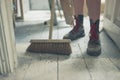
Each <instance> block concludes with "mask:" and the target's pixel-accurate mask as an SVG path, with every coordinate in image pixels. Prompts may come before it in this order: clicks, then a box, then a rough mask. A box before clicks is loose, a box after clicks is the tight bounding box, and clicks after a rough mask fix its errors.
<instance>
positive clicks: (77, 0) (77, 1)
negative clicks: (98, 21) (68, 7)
mask: <svg viewBox="0 0 120 80" xmlns="http://www.w3.org/2000/svg"><path fill="white" fill-rule="evenodd" d="M73 6H74V15H75V16H78V15H83V7H84V0H73Z"/></svg>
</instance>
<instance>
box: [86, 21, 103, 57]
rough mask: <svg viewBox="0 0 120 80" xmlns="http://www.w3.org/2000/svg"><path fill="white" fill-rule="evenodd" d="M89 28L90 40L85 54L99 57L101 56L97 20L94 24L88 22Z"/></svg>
mask: <svg viewBox="0 0 120 80" xmlns="http://www.w3.org/2000/svg"><path fill="white" fill-rule="evenodd" d="M90 26H91V29H90V40H89V42H88V48H87V54H88V55H90V56H99V55H100V54H101V44H100V39H99V20H97V21H96V22H95V23H93V22H92V20H90Z"/></svg>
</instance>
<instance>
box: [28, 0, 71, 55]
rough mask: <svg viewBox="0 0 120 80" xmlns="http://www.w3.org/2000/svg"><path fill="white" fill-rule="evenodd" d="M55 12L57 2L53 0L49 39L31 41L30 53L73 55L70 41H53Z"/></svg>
mask: <svg viewBox="0 0 120 80" xmlns="http://www.w3.org/2000/svg"><path fill="white" fill-rule="evenodd" d="M54 10H55V0H52V10H51V20H50V29H49V39H43V40H37V39H34V40H31V41H30V42H31V44H30V46H29V47H28V48H27V51H29V52H36V53H53V54H66V55H69V54H71V53H72V50H71V46H70V42H71V40H69V39H63V40H59V39H54V40H53V39H52V31H53V23H54Z"/></svg>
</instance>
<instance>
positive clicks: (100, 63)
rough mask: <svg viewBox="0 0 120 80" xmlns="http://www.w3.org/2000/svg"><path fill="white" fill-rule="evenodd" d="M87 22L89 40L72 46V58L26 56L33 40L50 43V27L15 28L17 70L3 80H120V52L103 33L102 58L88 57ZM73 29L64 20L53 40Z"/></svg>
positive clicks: (40, 24) (32, 24)
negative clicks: (45, 40) (42, 40)
mask: <svg viewBox="0 0 120 80" xmlns="http://www.w3.org/2000/svg"><path fill="white" fill-rule="evenodd" d="M88 20H89V19H88V18H85V22H84V25H85V31H86V32H85V33H86V36H85V37H83V38H81V39H78V40H76V41H73V42H71V47H72V54H71V55H70V56H67V55H57V54H56V55H55V54H49V53H48V54H41V53H38V54H36V53H28V52H26V49H27V47H28V46H29V40H30V39H43V38H44V39H47V38H48V29H49V26H48V25H46V26H45V25H44V24H43V22H41V21H32V22H31V21H28V22H17V27H16V28H15V36H16V48H17V53H18V68H17V69H16V71H15V72H14V73H12V74H10V75H7V76H6V75H5V76H0V80H119V79H120V51H119V50H118V48H117V47H116V46H115V44H114V43H113V42H112V40H111V39H110V38H109V37H108V36H107V35H106V33H105V32H104V31H102V32H101V33H100V37H101V44H102V54H101V55H100V56H99V57H91V56H88V55H87V54H86V47H87V42H88V39H89V38H88V32H89V22H88ZM70 29H71V27H69V26H68V25H66V24H65V23H64V21H63V20H61V21H59V24H58V26H54V32H53V38H54V39H57V38H58V39H61V38H62V37H63V35H64V34H66V33H67V32H68V31H69V30H70Z"/></svg>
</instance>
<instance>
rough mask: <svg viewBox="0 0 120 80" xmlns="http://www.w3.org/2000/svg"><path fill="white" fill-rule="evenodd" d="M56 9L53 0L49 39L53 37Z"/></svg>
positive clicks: (53, 0)
mask: <svg viewBox="0 0 120 80" xmlns="http://www.w3.org/2000/svg"><path fill="white" fill-rule="evenodd" d="M54 11H55V0H52V5H51V18H50V28H49V39H52V32H53V23H54Z"/></svg>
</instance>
